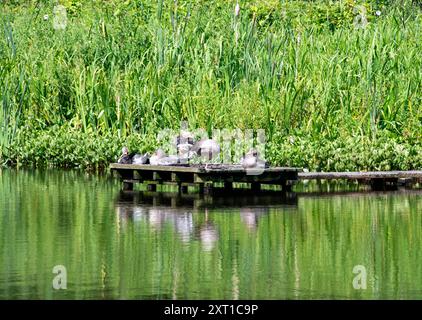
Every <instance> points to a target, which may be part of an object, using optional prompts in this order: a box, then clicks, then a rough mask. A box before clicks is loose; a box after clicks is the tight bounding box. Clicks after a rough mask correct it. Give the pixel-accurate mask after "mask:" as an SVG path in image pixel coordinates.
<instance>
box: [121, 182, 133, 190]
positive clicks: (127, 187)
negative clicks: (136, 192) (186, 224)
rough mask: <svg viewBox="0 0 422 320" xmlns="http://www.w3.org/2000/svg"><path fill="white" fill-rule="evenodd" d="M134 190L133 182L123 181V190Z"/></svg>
mask: <svg viewBox="0 0 422 320" xmlns="http://www.w3.org/2000/svg"><path fill="white" fill-rule="evenodd" d="M132 190H133V183H130V182H125V181H124V182H123V191H132Z"/></svg>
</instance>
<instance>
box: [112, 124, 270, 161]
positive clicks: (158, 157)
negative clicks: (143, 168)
mask: <svg viewBox="0 0 422 320" xmlns="http://www.w3.org/2000/svg"><path fill="white" fill-rule="evenodd" d="M173 143H174V146H175V147H176V150H177V155H168V154H167V153H166V152H165V151H164V150H163V149H161V148H158V149H157V150H155V152H154V153H152V154H151V155H149V154H148V153H145V154H142V155H141V154H137V153H136V154H133V153H132V154H131V153H129V149H128V148H127V147H123V148H122V155H121V156H120V158H119V160H118V163H120V164H150V165H154V166H157V165H158V166H171V165H179V164H189V161H190V160H192V159H195V158H197V159H199V160H204V161H205V162H207V161H211V160H213V159H215V158H217V157H218V155H219V154H220V151H221V148H220V145H219V144H218V143H217V141H215V140H214V139H208V138H204V139H201V140H199V141H195V139H194V137H193V135H192V134H191V133H190V132H188V131H182V132H181V133H180V134H179V135H178V136H177V137H175V139H174V141H173ZM240 164H241V165H242V167H243V168H245V169H248V168H257V167H268V163H267V162H266V161H265V160H263V159H261V158H260V157H259V153H258V151H257V150H256V149H251V150H249V152H247V153H246V154H245V155H244V156H243V157H242V159H241V161H240Z"/></svg>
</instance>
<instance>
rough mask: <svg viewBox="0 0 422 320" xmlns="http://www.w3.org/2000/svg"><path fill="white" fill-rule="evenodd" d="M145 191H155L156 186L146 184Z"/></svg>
mask: <svg viewBox="0 0 422 320" xmlns="http://www.w3.org/2000/svg"><path fill="white" fill-rule="evenodd" d="M147 190H148V191H157V185H156V184H153V183H151V184H148V185H147Z"/></svg>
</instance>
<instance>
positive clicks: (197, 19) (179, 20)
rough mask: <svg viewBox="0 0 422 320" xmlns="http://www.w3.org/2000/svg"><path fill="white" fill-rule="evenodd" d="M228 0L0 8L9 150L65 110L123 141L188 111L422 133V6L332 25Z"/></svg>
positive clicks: (356, 132)
mask: <svg viewBox="0 0 422 320" xmlns="http://www.w3.org/2000/svg"><path fill="white" fill-rule="evenodd" d="M219 4H220V5H219V6H216V5H215V1H214V2H210V4H207V3H206V2H205V3H201V4H198V5H193V4H191V5H187V4H184V2H183V1H182V2H181V4H179V5H178V6H177V5H175V4H174V3H173V1H170V2H169V1H165V2H164V3H161V1H158V5H156V4H155V2H154V4H153V5H150V6H146V7H142V8H137V9H136V10H132V11H127V12H124V11H123V12H120V13H119V12H117V13H116V11H115V10H114V11H113V10H109V8H108V7H105V8H98V7H90V6H88V5H86V6H85V7H84V9H83V10H82V11H81V12H80V13H79V14H77V15H74V16H70V17H69V23H68V26H67V28H66V30H64V31H58V30H57V31H56V30H54V29H53V28H52V23H51V21H44V20H43V19H42V16H43V14H44V13H45V12H49V10H50V11H51V8H49V7H48V6H45V5H44V6H39V7H38V9H36V10H35V9H22V10H21V11H19V12H16V11H11V10H10V11H9V10H4V12H3V11H0V19H1V22H0V25H1V28H2V31H3V36H2V37H0V75H1V77H0V97H1V103H2V112H1V115H0V125H1V127H2V134H1V140H0V141H1V146H2V149H1V150H2V151H1V153H0V157H1V155H2V153H3V154H4V153H7V148H9V147H10V145H13V141H15V138H16V132H17V131H19V130H20V129H21V128H24V127H27V128H30V131H31V130H32V131H37V130H45V129H46V128H51V127H52V126H56V125H57V126H59V127H60V126H63V125H65V124H66V126H68V127H66V128H70V130H75V131H77V132H82V133H90V132H95V133H96V134H98V135H100V136H101V135H103V134H111V136H112V137H114V138H115V139H116V140H115V141H118V140H119V141H120V140H124V139H125V138H126V137H127V136H130V135H133V134H134V132H137V133H140V134H150V135H151V134H154V133H156V132H158V130H160V129H161V128H166V127H170V128H175V127H178V126H179V123H180V121H181V120H188V121H189V124H190V125H191V126H192V127H203V128H206V129H208V130H210V129H211V128H213V127H216V128H235V127H237V128H241V129H244V128H254V129H257V128H264V129H266V131H267V134H268V136H269V138H270V141H273V142H276V141H277V140H276V139H275V138H274V135H276V136H277V137H278V139H287V137H289V136H306V137H308V138H307V139H310V140H311V141H310V142H312V140H324V139H326V140H327V141H332V140H335V139H343V138H344V137H355V136H360V137H363V138H364V137H369V138H371V139H376V138H377V136H379V135H380V134H381V135H383V136H384V135H386V136H388V137H391V138H392V139H405V140H406V139H408V140H409V141H410V142H412V141H415V140H416V141H419V142H420V141H421V136H422V129H421V128H422V108H421V105H422V103H421V94H420V93H421V79H422V72H421V66H422V56H421V54H420V45H421V41H420V39H421V38H420V34H421V25H422V23H421V22H422V19H421V14H420V11H419V10H418V8H417V7H409V6H408V7H406V6H404V7H395V6H392V7H389V8H388V10H385V11H383V13H382V15H381V16H380V17H375V18H373V19H371V21H370V23H369V24H368V26H367V27H366V28H365V29H356V28H354V27H353V23H352V22H353V21H350V23H349V24H345V25H342V26H340V27H338V28H334V29H332V28H329V27H324V25H322V26H321V25H319V24H315V23H312V20H310V22H309V23H308V25H306V24H305V21H308V20H309V19H310V18H309V17H308V16H306V15H304V16H303V18H301V20H300V21H302V23H301V24H297V23H293V22H292V20H291V19H289V18H285V19H284V18H282V17H283V15H280V16H277V17H278V20H275V21H271V22H268V21H267V20H265V19H263V18H259V15H254V14H253V11H248V10H249V9H247V8H244V7H243V6H242V7H241V12H240V15H239V16H238V17H235V16H234V3H233V2H230V1H228V2H225V1H220V2H219ZM301 5H302V6H303V7H305V6H306V5H305V4H300V3H294V2H292V3H290V2H285V4H284V7H282V8H284V9H283V10H287V11H288V10H292V11H294V9H297V8H300V6H301ZM248 8H249V7H248ZM132 9H133V8H132ZM37 10H39V11H37ZM128 10H129V9H128ZM308 15H309V14H308ZM53 132H54V130H53ZM280 137H281V138H280ZM151 144H152V143H151ZM272 145H273V148H275V150H273V151H274V152H272V154H273V155H274V158H273V159H271V160H272V161H273V162H280V161H281V158H280V157H279V156H278V157H277V154H278V153H277V152H276V149H277V146H274V143H273V144H272ZM12 147H13V146H12ZM316 152H317V151H316ZM7 157H8V156H5V158H7ZM2 162H4V161H2ZM308 165H310V164H308ZM417 165H418V164H417V163H416V164H415V166H417ZM419 165H420V163H419ZM315 167H317V166H315Z"/></svg>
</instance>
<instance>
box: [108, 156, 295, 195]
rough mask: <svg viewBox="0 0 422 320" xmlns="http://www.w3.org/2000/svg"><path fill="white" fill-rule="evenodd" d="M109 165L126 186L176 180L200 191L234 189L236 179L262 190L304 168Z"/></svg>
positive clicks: (279, 182)
mask: <svg viewBox="0 0 422 320" xmlns="http://www.w3.org/2000/svg"><path fill="white" fill-rule="evenodd" d="M110 168H111V170H113V171H116V172H118V173H119V175H120V178H121V179H122V181H123V182H124V186H126V187H125V188H127V186H128V185H129V184H133V183H148V184H150V183H159V184H161V183H166V184H177V185H178V186H179V190H181V191H182V192H186V190H187V189H186V188H187V187H186V186H187V185H196V186H198V187H199V191H200V192H205V193H210V192H212V189H213V183H223V185H224V189H225V190H227V191H231V190H232V189H233V183H234V182H244V183H251V184H252V185H253V190H260V189H261V187H260V184H275V185H282V186H285V184H286V181H296V180H297V174H298V172H299V171H301V169H299V168H290V167H272V168H265V169H260V170H259V171H258V170H255V171H254V170H253V169H248V170H245V169H244V168H243V167H242V166H240V165H218V164H209V165H190V166H186V165H176V166H153V165H134V164H118V163H113V164H111V165H110ZM182 188H183V189H182ZM283 189H284V188H283ZM126 190H132V189H130V188H129V189H126Z"/></svg>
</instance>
